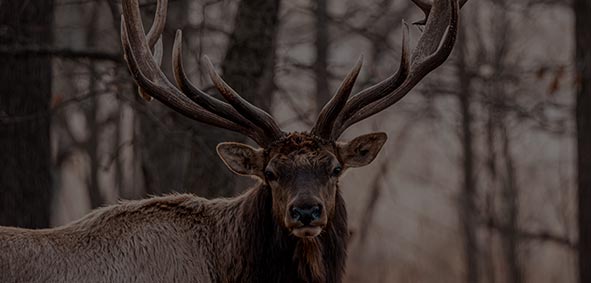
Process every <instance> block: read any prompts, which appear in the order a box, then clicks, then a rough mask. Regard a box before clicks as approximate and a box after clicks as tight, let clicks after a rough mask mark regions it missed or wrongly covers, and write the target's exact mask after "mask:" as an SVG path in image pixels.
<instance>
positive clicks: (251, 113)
mask: <svg viewBox="0 0 591 283" xmlns="http://www.w3.org/2000/svg"><path fill="white" fill-rule="evenodd" d="M205 62H206V64H207V68H208V70H209V77H210V79H211V81H212V82H213V85H214V86H215V88H216V89H217V90H218V91H219V92H220V93H221V94H222V96H223V97H224V98H225V99H226V101H228V103H229V104H230V105H232V107H234V109H236V111H238V113H240V115H242V116H243V117H244V118H246V119H248V120H250V121H252V122H253V123H254V124H256V125H258V126H259V127H260V128H261V129H263V131H264V132H265V133H266V134H267V135H268V136H269V137H270V138H271V139H272V140H276V139H278V138H280V137H282V136H283V135H284V134H285V133H283V131H281V129H280V128H279V125H277V123H276V122H275V121H274V120H273V117H271V115H269V113H267V112H265V111H263V110H262V109H260V108H258V107H256V106H254V105H252V104H251V103H250V102H248V101H247V100H246V99H244V98H242V97H241V96H240V95H239V94H238V93H237V92H236V91H235V90H234V89H232V88H231V87H230V86H229V85H228V84H227V83H226V82H225V81H224V80H223V79H222V78H221V77H220V75H218V73H217V72H216V71H215V67H214V66H213V64H212V63H211V60H209V57H207V56H205Z"/></svg>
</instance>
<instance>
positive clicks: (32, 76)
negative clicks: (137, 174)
mask: <svg viewBox="0 0 591 283" xmlns="http://www.w3.org/2000/svg"><path fill="white" fill-rule="evenodd" d="M52 21H53V1H52V0H45V1H1V2H0V27H1V30H2V31H1V32H0V45H3V46H8V47H10V46H14V47H15V48H17V47H16V46H19V45H27V46H29V45H32V46H47V45H49V44H50V43H51V41H52V36H51V34H52V31H51V28H52ZM0 62H2V63H1V64H0V149H1V150H0V160H1V161H2V165H1V166H2V169H0V225H10V226H19V227H29V228H42V227H48V226H49V224H50V223H49V219H50V209H51V199H52V181H51V171H50V168H51V164H50V163H51V160H50V158H51V157H50V139H49V121H50V116H49V107H50V100H51V60H50V58H49V57H42V56H38V57H34V56H16V57H14V56H10V55H2V54H0Z"/></svg>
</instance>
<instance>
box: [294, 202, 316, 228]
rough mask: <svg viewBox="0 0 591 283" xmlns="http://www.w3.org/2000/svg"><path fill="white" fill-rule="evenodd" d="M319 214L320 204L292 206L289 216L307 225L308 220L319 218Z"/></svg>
mask: <svg viewBox="0 0 591 283" xmlns="http://www.w3.org/2000/svg"><path fill="white" fill-rule="evenodd" d="M321 214H322V207H321V206H320V205H311V206H294V207H293V208H292V209H291V218H292V219H293V220H294V221H299V222H301V223H302V224H304V225H309V224H310V222H312V221H314V220H318V219H320V215H321Z"/></svg>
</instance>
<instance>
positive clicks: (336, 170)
mask: <svg viewBox="0 0 591 283" xmlns="http://www.w3.org/2000/svg"><path fill="white" fill-rule="evenodd" d="M341 171H343V168H342V167H341V166H337V167H335V168H334V169H332V174H331V175H332V176H333V177H337V176H339V175H340V174H341Z"/></svg>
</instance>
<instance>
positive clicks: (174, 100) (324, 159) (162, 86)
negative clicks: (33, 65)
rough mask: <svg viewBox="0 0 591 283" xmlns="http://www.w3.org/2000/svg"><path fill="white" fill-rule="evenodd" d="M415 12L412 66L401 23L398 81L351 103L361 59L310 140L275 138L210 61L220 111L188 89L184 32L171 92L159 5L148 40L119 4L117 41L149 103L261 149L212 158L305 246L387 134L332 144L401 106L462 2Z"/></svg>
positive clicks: (453, 29)
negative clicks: (347, 174)
mask: <svg viewBox="0 0 591 283" xmlns="http://www.w3.org/2000/svg"><path fill="white" fill-rule="evenodd" d="M413 2H415V3H416V4H417V5H418V6H419V7H420V8H421V9H422V10H423V12H424V13H425V20H424V21H423V22H422V23H424V24H425V29H424V32H423V34H422V36H421V38H420V39H419V41H418V43H417V46H416V47H415V49H414V50H413V52H412V54H410V56H409V50H408V43H407V37H408V26H407V25H406V23H405V24H404V27H405V28H404V30H403V35H402V51H401V60H400V66H399V68H398V71H397V72H396V73H395V74H394V75H392V76H390V77H389V78H387V79H385V80H383V81H382V82H380V83H378V84H376V85H374V86H372V87H370V88H367V89H365V90H362V91H361V92H359V93H357V94H355V95H352V96H351V90H352V88H353V84H354V82H355V80H356V78H357V76H358V74H359V71H360V69H361V61H362V60H361V58H360V59H359V60H358V62H357V64H356V65H355V67H354V68H353V69H352V70H351V71H350V72H349V74H348V75H347V77H346V78H345V80H344V81H343V83H342V84H341V86H340V87H339V89H338V91H337V92H336V94H335V95H334V96H333V97H332V99H331V100H330V101H329V102H328V103H327V104H326V105H325V106H324V108H323V109H322V111H321V113H320V115H319V117H318V119H317V121H316V124H315V125H314V127H313V128H312V130H311V131H310V132H306V133H284V132H283V131H281V129H280V128H279V126H278V125H277V123H276V122H275V121H274V120H273V118H272V117H271V116H270V115H269V114H268V113H266V112H265V111H263V110H261V109H259V108H257V107H256V106H254V105H252V104H250V103H249V102H248V101H246V100H245V99H243V98H242V97H241V96H240V95H238V93H236V92H235V91H234V90H233V89H232V88H231V87H230V86H228V85H227V84H226V83H225V82H224V81H223V80H222V78H221V77H220V76H219V75H218V74H217V73H216V72H215V69H214V67H213V65H212V64H211V62H210V61H209V59H207V58H206V62H207V65H208V68H209V75H210V78H211V80H212V82H213V84H214V86H215V88H216V89H217V90H218V91H219V92H220V93H221V95H222V96H223V98H224V99H225V102H224V101H222V100H220V99H217V98H215V97H213V96H210V95H209V94H207V93H205V92H203V91H201V90H200V89H198V88H197V87H195V86H193V85H192V84H191V82H190V81H189V80H188V77H187V75H186V74H185V71H184V69H183V64H182V50H181V45H182V34H181V31H177V34H176V38H175V42H174V50H173V71H174V77H175V80H176V84H177V86H174V85H173V84H172V83H171V82H170V81H169V80H168V78H166V76H165V75H164V74H163V73H162V71H161V70H160V67H159V64H160V62H159V61H160V60H159V58H161V54H162V50H161V48H162V46H161V44H159V42H160V41H159V40H158V39H159V38H160V35H161V33H162V30H163V28H164V22H165V19H166V0H159V1H158V7H157V12H156V16H155V19H154V23H153V25H152V28H151V30H150V32H149V33H148V35H147V36H146V35H145V32H144V29H143V26H142V22H141V18H140V11H139V6H138V0H124V1H123V12H124V15H123V20H122V28H121V38H122V42H123V48H124V53H125V59H126V61H127V64H128V66H129V69H130V71H131V73H132V75H133V76H134V79H135V80H136V82H137V84H138V85H139V88H140V92H141V93H142V94H143V96H150V97H154V98H156V99H157V100H159V101H161V102H162V103H164V104H166V105H167V106H169V107H170V108H172V109H174V110H176V111H177V112H180V113H181V114H184V115H185V116H187V117H189V118H192V119H194V120H197V121H200V122H203V123H208V124H211V125H214V126H217V127H222V128H226V129H229V130H233V131H236V132H240V133H242V134H244V135H246V136H248V137H250V138H251V139H252V140H253V141H254V142H256V143H257V144H258V145H259V146H260V148H253V147H251V146H249V145H246V144H241V143H232V142H229V143H221V144H220V145H218V147H217V152H218V154H219V155H220V157H221V158H222V160H223V161H224V162H225V164H226V165H227V166H228V167H229V168H230V170H232V171H233V172H235V173H236V174H239V175H247V176H253V177H255V178H259V179H260V180H262V181H263V182H265V183H266V186H264V189H270V190H271V192H272V193H271V194H272V196H273V214H274V216H275V219H276V221H277V223H280V224H282V225H283V226H284V227H285V228H286V229H288V230H289V231H291V233H292V234H293V235H295V236H297V237H301V238H311V237H315V236H317V235H319V234H320V233H321V231H322V229H323V227H325V226H326V225H327V224H328V223H329V222H330V220H331V217H332V215H333V213H334V209H335V198H336V195H337V193H338V186H337V184H338V179H339V177H340V176H341V175H342V173H343V172H344V171H345V170H346V169H347V168H352V167H360V166H365V165H367V164H369V163H370V162H371V161H372V160H373V159H374V158H375V157H376V155H377V154H378V152H379V151H380V149H381V148H382V146H383V145H384V143H385V141H386V138H387V137H386V134H384V133H372V134H367V135H362V136H360V137H357V138H355V139H353V140H352V141H350V142H341V141H338V138H339V137H340V136H341V134H342V133H343V132H344V131H345V130H346V129H347V128H348V127H350V126H351V125H353V124H355V123H357V122H359V121H361V120H363V119H365V118H368V117H369V116H372V115H374V114H376V113H378V112H380V111H382V110H384V109H385V108H387V107H389V106H391V105H392V104H394V103H396V102H397V101H399V100H400V99H401V98H402V97H404V96H405V95H406V94H407V93H408V92H409V91H410V90H411V89H412V88H413V87H414V86H415V85H416V84H417V83H418V82H419V81H420V80H421V79H422V78H424V77H425V76H426V75H427V74H428V73H429V72H431V71H432V70H434V69H435V68H437V67H438V66H440V65H441V64H442V63H443V62H444V61H445V60H446V59H447V57H448V56H449V54H450V53H451V51H452V48H453V45H454V43H455V38H456V34H457V24H458V12H459V5H460V4H459V3H458V0H435V2H434V4H433V5H431V4H430V3H427V2H424V1H422V0H421V1H419V0H413ZM461 2H462V4H464V3H465V2H466V1H465V0H461ZM153 49H154V50H153ZM152 51H154V52H152Z"/></svg>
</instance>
